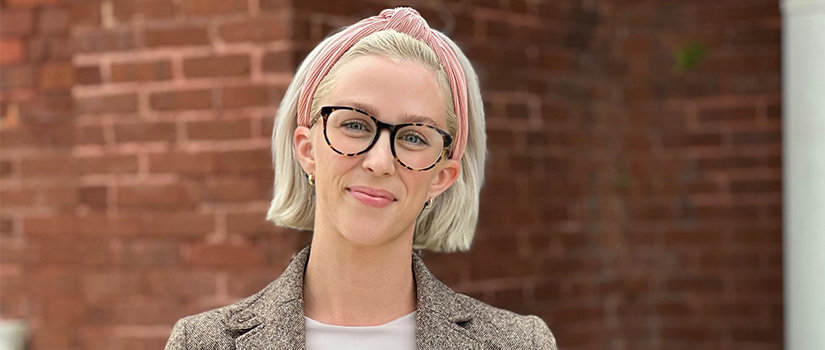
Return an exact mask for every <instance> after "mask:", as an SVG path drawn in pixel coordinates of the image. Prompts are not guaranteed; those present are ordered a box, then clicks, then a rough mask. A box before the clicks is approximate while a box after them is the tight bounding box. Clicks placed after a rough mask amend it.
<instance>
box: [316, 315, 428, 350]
mask: <svg viewBox="0 0 825 350" xmlns="http://www.w3.org/2000/svg"><path fill="white" fill-rule="evenodd" d="M415 313H416V312H415V311H413V312H412V313H409V314H407V315H404V316H401V317H399V318H396V319H395V320H392V321H390V322H387V323H384V324H382V325H378V326H336V325H330V324H326V323H321V322H318V321H316V320H313V319H311V318H309V317H307V316H306V315H304V320H305V325H306V340H307V344H306V348H307V350H327V349H336V350H337V349H340V350H348V349H358V350H372V349H376V350H378V349H381V350H383V349H398V350H415Z"/></svg>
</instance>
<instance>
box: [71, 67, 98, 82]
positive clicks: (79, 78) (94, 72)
mask: <svg viewBox="0 0 825 350" xmlns="http://www.w3.org/2000/svg"><path fill="white" fill-rule="evenodd" d="M74 79H75V82H76V83H78V84H81V85H93V84H100V83H101V81H102V78H101V77H100V67H99V66H82V67H75V68H74Z"/></svg>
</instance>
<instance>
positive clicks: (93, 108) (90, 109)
mask: <svg viewBox="0 0 825 350" xmlns="http://www.w3.org/2000/svg"><path fill="white" fill-rule="evenodd" d="M137 103H138V99H137V95H136V94H134V93H124V94H118V95H103V96H94V97H81V98H77V99H75V107H76V108H77V112H78V113H81V114H97V113H134V112H137V108H138V107H137Z"/></svg>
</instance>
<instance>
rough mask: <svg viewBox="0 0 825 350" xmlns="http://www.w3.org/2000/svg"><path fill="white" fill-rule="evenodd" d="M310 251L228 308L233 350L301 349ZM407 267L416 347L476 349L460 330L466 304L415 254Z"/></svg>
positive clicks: (477, 343) (468, 316)
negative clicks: (412, 291)
mask: <svg viewBox="0 0 825 350" xmlns="http://www.w3.org/2000/svg"><path fill="white" fill-rule="evenodd" d="M310 248H311V246H310V245H308V246H306V247H304V248H303V249H302V250H301V251H300V252H298V253H297V254H295V255H294V256H293V257H292V260H291V261H290V263H289V266H287V268H286V270H285V271H284V273H283V274H282V275H281V276H280V277H278V279H276V280H275V281H273V282H272V283H270V284H269V285H268V286H267V287H266V288H264V289H263V290H261V291H260V292H258V293H256V294H255V295H253V296H251V297H249V298H247V299H245V301H244V302H241V303H240V304H239V305H238V307H236V308H232V309H230V311H229V314H228V315H227V316H228V317H227V320H226V325H227V328H228V329H229V331H230V332H232V334H234V335H237V338H236V339H235V345H236V347H237V348H238V349H296V350H297V349H300V350H303V349H304V348H305V344H306V338H305V327H304V302H303V277H304V269H305V268H306V264H307V261H308V260H309V251H310ZM412 264H413V276H414V277H415V285H416V293H417V302H418V312H417V313H416V317H415V323H416V345H417V348H419V349H443V348H448V349H453V348H460V349H477V348H481V345H482V343H481V341H479V340H478V339H477V338H476V337H474V336H473V334H472V333H471V332H469V331H468V330H467V329H466V328H464V326H465V325H466V324H467V323H468V322H469V321H471V320H472V314H471V306H470V305H469V304H467V303H466V302H465V299H464V298H459V297H458V294H457V293H456V292H454V291H452V290H451V289H450V288H449V287H448V286H447V285H445V284H444V283H442V282H441V281H439V280H438V279H436V278H435V277H434V276H433V275H432V274H431V273H430V271H429V270H428V269H427V267H426V266H425V265H424V262H423V261H422V260H421V257H420V256H419V255H418V254H416V253H415V252H412Z"/></svg>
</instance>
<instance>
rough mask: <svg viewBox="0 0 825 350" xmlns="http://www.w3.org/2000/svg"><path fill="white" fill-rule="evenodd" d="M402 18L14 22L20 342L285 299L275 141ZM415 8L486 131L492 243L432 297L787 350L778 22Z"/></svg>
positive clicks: (173, 14) (701, 6) (160, 336)
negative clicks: (304, 82)
mask: <svg viewBox="0 0 825 350" xmlns="http://www.w3.org/2000/svg"><path fill="white" fill-rule="evenodd" d="M397 4H398V3H397V2H393V1H370V2H367V1H352V2H346V1H338V2H321V1H294V2H290V1H275V0H220V1H218V0H182V1H175V2H170V1H161V0H89V1H63V0H3V1H2V7H0V15H1V16H2V18H0V20H2V22H1V23H2V27H0V40H1V41H0V65H1V66H0V70H1V71H0V87H1V88H2V90H1V91H0V92H2V97H0V104H2V106H1V107H2V109H1V110H0V111H2V129H1V130H0V146H2V152H0V176H1V177H0V181H2V186H0V201H1V202H0V203H1V204H2V213H0V239H2V245H0V261H1V264H0V268H2V269H1V270H0V293H2V298H1V299H0V316H2V317H3V318H23V319H25V320H27V321H28V322H29V323H30V328H31V330H32V332H33V336H32V348H33V349H69V348H83V349H97V348H101V349H103V348H106V349H109V348H160V347H162V345H163V344H164V343H165V341H166V337H167V336H168V333H169V330H170V328H171V325H172V323H173V322H174V321H175V320H176V319H178V318H180V317H181V316H184V315H187V314H192V313H196V312H200V311H203V310H206V309H209V308H212V307H216V306H220V305H225V304H228V303H231V302H232V301H234V300H237V299H238V298H240V297H243V296H246V295H249V294H252V293H254V292H255V291H257V290H259V289H260V288H262V287H263V286H264V285H265V284H266V283H267V282H269V281H270V280H271V279H272V278H274V277H276V276H277V275H278V274H280V272H281V271H282V270H283V268H284V267H285V266H286V264H287V262H288V260H289V258H290V257H291V256H292V253H294V252H295V251H297V250H298V249H299V248H300V247H302V246H303V245H305V244H306V243H308V242H309V235H308V234H305V233H296V232H294V231H291V230H285V229H280V228H277V227H272V226H271V225H269V224H267V223H266V222H264V220H263V218H264V213H265V210H266V208H267V207H268V201H269V196H270V193H271V185H272V184H271V181H272V180H271V179H272V169H271V161H270V156H269V136H270V133H271V130H272V116H273V115H274V114H275V111H276V109H277V107H278V104H279V102H280V100H281V98H282V95H283V92H284V90H285V88H286V86H287V84H288V83H289V81H290V79H291V76H292V73H293V72H294V69H295V67H296V66H297V64H298V63H299V62H300V60H302V59H303V57H304V56H305V55H306V53H307V52H308V51H309V50H310V49H311V48H312V47H313V46H314V45H315V44H316V43H317V42H318V41H320V40H321V39H322V38H323V37H324V36H326V34H327V33H329V32H330V31H331V30H332V29H334V28H336V27H337V26H340V25H345V24H349V23H352V22H354V21H356V20H358V19H360V18H363V17H366V16H370V15H374V14H377V13H378V12H379V11H380V10H381V9H382V8H385V7H392V6H396V5H397ZM417 8H418V9H419V10H420V12H422V14H423V15H424V16H425V17H426V18H428V19H429V21H430V23H431V25H432V26H434V27H436V28H439V29H444V28H452V29H451V30H450V29H446V30H447V31H448V32H449V34H450V35H451V37H453V38H454V39H455V40H456V41H457V42H458V43H459V44H460V45H461V46H462V47H463V48H464V50H465V52H466V53H467V54H468V56H470V58H471V60H472V61H473V62H474V64H475V67H476V69H477V70H478V73H479V75H480V78H481V84H482V88H483V96H484V98H485V103H486V111H487V114H488V118H487V123H488V136H489V145H488V146H489V149H490V159H489V163H488V168H487V176H488V179H487V182H486V184H485V187H484V190H483V198H482V209H481V211H482V213H481V219H480V224H479V230H478V233H477V236H476V240H475V241H474V245H473V249H472V251H471V252H469V253H462V254H433V253H425V261H427V263H428V265H429V266H430V267H431V269H432V270H433V272H434V273H435V274H436V276H438V277H439V278H441V279H442V280H443V281H444V282H446V283H447V284H449V285H450V286H452V287H453V288H454V289H456V290H459V291H462V292H464V293H467V294H470V295H472V296H475V297H477V298H480V299H482V300H484V301H486V302H488V303H491V304H493V305H496V306H499V307H504V308H508V309H511V310H514V311H517V312H520V313H531V314H538V315H540V316H542V317H543V318H544V319H545V320H546V321H547V322H548V324H549V325H550V327H551V329H553V331H554V333H555V334H556V336H557V338H558V341H559V344H560V345H561V346H562V347H563V348H565V349H602V348H604V349H661V348H667V349H679V348H702V349H717V348H718V349H732V348H737V349H739V348H742V349H745V348H747V349H775V348H779V347H781V344H782V340H783V334H782V304H781V303H782V288H781V278H782V274H781V268H782V256H781V248H782V246H781V222H782V217H781V215H782V209H781V178H780V175H781V158H780V157H781V140H780V136H781V131H780V125H781V119H780V110H781V108H780V106H781V101H780V80H781V79H780V23H781V22H780V16H779V5H778V2H776V1H757V0H753V1H744V0H722V1H713V2H708V1H699V0H696V1H692V2H681V1H660V2H651V1H636V2H626V1H619V0H610V1H600V2H594V1H581V0H578V1H574V0H564V1H552V2H551V1H524V0H522V1H519V0H500V1H473V2H469V1H450V2H448V3H446V4H444V5H441V4H440V3H439V2H426V3H422V4H421V5H419V6H418V7H417ZM445 10H446V11H448V12H450V13H452V14H453V16H454V18H453V19H452V20H450V19H449V18H448V17H445V16H444V15H442V14H441V13H442V12H443V11H445Z"/></svg>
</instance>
